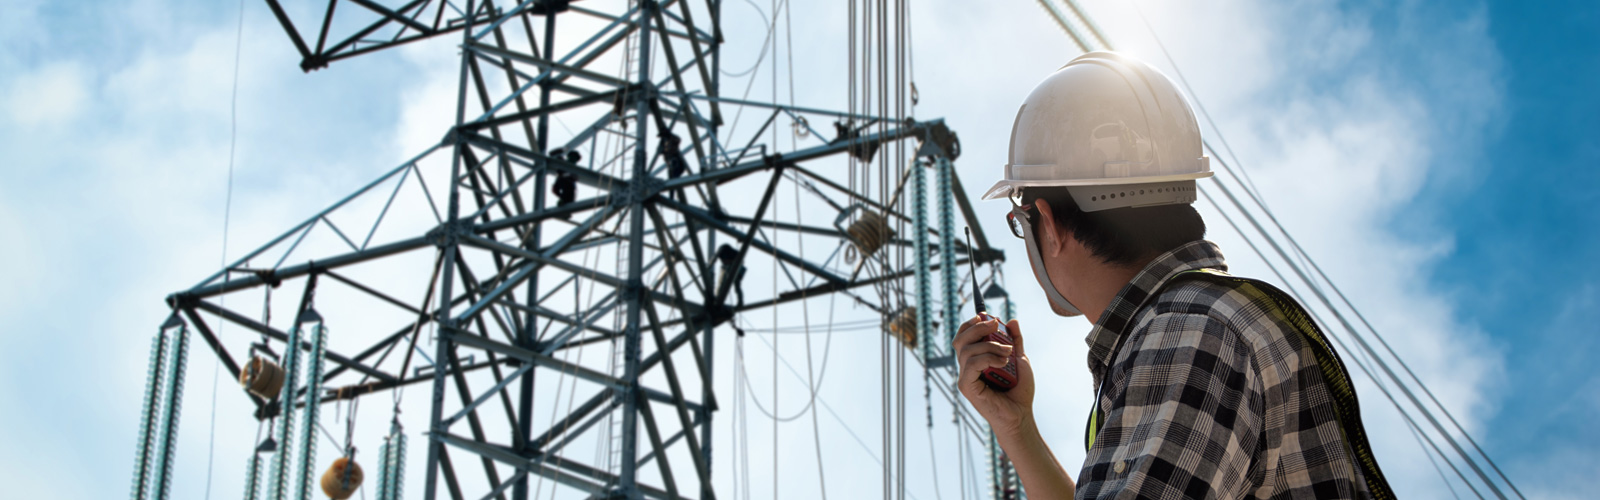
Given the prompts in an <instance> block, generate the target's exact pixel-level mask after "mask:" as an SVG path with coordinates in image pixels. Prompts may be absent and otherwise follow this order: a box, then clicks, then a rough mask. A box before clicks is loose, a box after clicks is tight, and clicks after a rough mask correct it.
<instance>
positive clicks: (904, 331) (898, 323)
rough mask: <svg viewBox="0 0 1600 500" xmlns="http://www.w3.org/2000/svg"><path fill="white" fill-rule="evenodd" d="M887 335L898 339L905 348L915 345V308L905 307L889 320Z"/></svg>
mask: <svg viewBox="0 0 1600 500" xmlns="http://www.w3.org/2000/svg"><path fill="white" fill-rule="evenodd" d="M889 334H890V335H894V336H895V338H898V339H900V342H902V343H905V345H906V346H907V347H916V345H917V308H915V307H906V308H905V309H901V310H900V312H899V313H898V314H895V316H894V319H891V320H889Z"/></svg>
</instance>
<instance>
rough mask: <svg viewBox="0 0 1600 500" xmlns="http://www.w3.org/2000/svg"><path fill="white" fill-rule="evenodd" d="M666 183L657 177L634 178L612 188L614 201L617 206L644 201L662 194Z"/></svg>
mask: <svg viewBox="0 0 1600 500" xmlns="http://www.w3.org/2000/svg"><path fill="white" fill-rule="evenodd" d="M666 185H667V183H666V181H663V180H661V179H657V178H655V177H643V178H638V179H634V180H633V182H630V183H628V184H626V185H622V186H617V187H614V188H612V189H611V199H612V203H613V204H615V205H617V206H632V205H633V204H635V203H644V202H645V201H648V200H649V199H650V198H653V197H655V196H656V195H657V194H660V193H661V191H662V190H664V188H665V186H666Z"/></svg>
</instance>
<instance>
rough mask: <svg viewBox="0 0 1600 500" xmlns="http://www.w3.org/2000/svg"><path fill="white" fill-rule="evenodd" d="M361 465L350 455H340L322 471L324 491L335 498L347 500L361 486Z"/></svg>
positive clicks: (362, 477)
mask: <svg viewBox="0 0 1600 500" xmlns="http://www.w3.org/2000/svg"><path fill="white" fill-rule="evenodd" d="M362 479H365V477H364V476H363V475H362V474H361V465H360V464H357V463H356V461H355V460H351V459H350V458H349V457H339V458H338V459H335V460H334V461H333V465H329V466H328V470H327V471H326V472H323V473H322V492H323V493H325V494H327V495H328V498H332V499H333V500H345V499H346V498H350V496H351V495H354V494H356V490H357V489H359V488H361V480H362Z"/></svg>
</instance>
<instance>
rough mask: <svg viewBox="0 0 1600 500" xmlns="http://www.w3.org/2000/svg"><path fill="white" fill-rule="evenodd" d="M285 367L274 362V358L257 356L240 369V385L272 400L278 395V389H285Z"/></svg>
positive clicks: (252, 392)
mask: <svg viewBox="0 0 1600 500" xmlns="http://www.w3.org/2000/svg"><path fill="white" fill-rule="evenodd" d="M283 375H284V373H283V367H281V366H278V364H277V363H273V362H272V360H270V359H267V358H263V357H261V356H255V357H252V358H250V362H249V363H247V364H245V366H244V369H243V370H239V385H241V386H244V390H246V391H250V393H251V394H255V395H257V396H260V397H261V398H262V399H265V400H268V401H271V400H273V398H276V397H278V391H280V390H283Z"/></svg>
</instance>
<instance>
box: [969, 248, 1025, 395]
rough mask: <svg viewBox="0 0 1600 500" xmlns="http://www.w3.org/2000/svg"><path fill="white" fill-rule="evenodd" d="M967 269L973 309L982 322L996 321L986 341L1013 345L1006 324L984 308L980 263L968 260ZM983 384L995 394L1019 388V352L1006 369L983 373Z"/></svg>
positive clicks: (1012, 353) (1014, 354)
mask: <svg viewBox="0 0 1600 500" xmlns="http://www.w3.org/2000/svg"><path fill="white" fill-rule="evenodd" d="M967 249H968V250H969V251H970V250H971V249H972V228H970V227H969V228H967ZM967 265H968V266H969V267H968V268H967V269H968V271H970V272H971V275H972V307H973V309H976V310H977V312H978V318H979V320H980V321H987V320H991V319H992V320H995V323H998V324H997V325H995V330H994V333H991V334H989V338H987V339H986V340H988V341H990V342H998V343H1001V344H1005V345H1014V344H1012V339H1011V332H1008V331H1006V324H1005V322H1002V321H1000V319H999V318H996V317H994V315H992V314H989V311H988V308H985V307H984V306H983V292H980V291H979V290H978V263H977V262H976V261H974V260H972V259H968V260H967ZM982 378H983V383H984V384H985V385H988V386H989V388H990V389H993V390H994V391H995V392H1006V391H1009V390H1011V388H1012V387H1016V386H1017V352H1016V351H1015V350H1013V351H1011V358H1010V359H1008V360H1006V366H1005V368H989V369H986V370H984V371H983V376H982Z"/></svg>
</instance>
